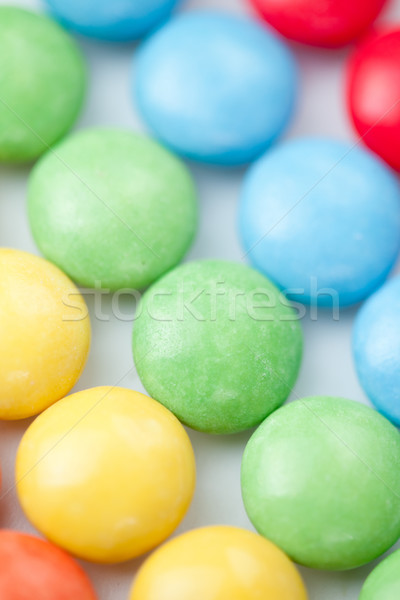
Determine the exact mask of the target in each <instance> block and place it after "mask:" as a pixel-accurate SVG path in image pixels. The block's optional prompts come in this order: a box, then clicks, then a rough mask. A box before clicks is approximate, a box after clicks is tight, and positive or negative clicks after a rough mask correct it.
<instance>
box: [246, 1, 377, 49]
mask: <svg viewBox="0 0 400 600" xmlns="http://www.w3.org/2000/svg"><path fill="white" fill-rule="evenodd" d="M251 2H252V4H253V5H254V6H255V7H256V9H257V10H258V11H259V13H260V14H261V15H262V16H263V17H264V19H265V20H266V21H268V23H270V24H271V25H272V26H273V27H275V29H277V30H278V31H280V33H282V35H284V36H285V37H287V38H289V39H291V40H296V41H297V42H303V43H304V44H311V45H312V46H325V47H327V48H332V47H335V46H343V45H344V44H347V43H348V42H350V41H351V40H353V39H355V38H356V37H358V36H359V35H360V34H361V33H363V32H364V31H365V30H366V29H367V28H368V26H369V25H370V24H371V23H372V22H373V21H374V20H375V18H376V17H377V16H378V14H379V12H380V11H381V9H382V8H383V5H384V4H385V2H386V0H251Z"/></svg>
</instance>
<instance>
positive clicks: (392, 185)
mask: <svg viewBox="0 0 400 600" xmlns="http://www.w3.org/2000/svg"><path fill="white" fill-rule="evenodd" d="M248 4H249V7H250V5H253V9H254V8H255V10H256V13H257V15H258V18H257V16H256V13H255V14H254V15H253V16H250V13H249V16H248V17H245V16H242V17H239V16H234V15H233V14H231V13H228V12H227V13H223V12H221V11H219V12H217V11H215V12H212V11H209V10H207V11H188V12H185V11H182V12H181V11H180V10H179V9H180V6H179V5H180V2H179V1H178V0H135V1H133V0H132V1H127V0H115V1H111V0H71V1H68V2H66V1H65V0H47V1H46V2H45V5H46V6H45V8H46V10H47V12H48V13H49V15H50V16H48V15H46V14H36V13H33V12H29V11H27V10H24V9H22V8H18V7H15V6H14V7H13V6H4V5H2V6H0V48H1V53H0V161H1V162H2V163H5V164H11V163H27V162H32V161H34V160H36V159H38V160H37V162H36V163H35V164H34V165H33V167H32V170H31V172H30V175H29V182H28V192H27V196H28V204H27V210H28V217H29V224H30V228H31V231H32V235H33V237H34V240H35V242H36V244H37V247H38V249H39V250H40V252H41V253H42V254H43V256H44V257H45V258H39V257H38V256H35V255H32V254H29V253H26V252H23V251H21V250H19V249H8V248H0V418H1V419H3V420H14V419H25V418H28V417H33V416H36V415H38V416H36V418H35V420H33V422H32V423H31V424H30V425H29V427H27V430H26V432H25V433H24V435H23V437H22V440H21V442H20V445H19V448H18V453H17V459H16V468H15V483H14V484H15V486H16V489H17V493H18V498H19V501H20V504H21V506H22V509H23V511H24V513H25V514H26V516H27V518H28V519H29V521H30V522H31V523H32V524H33V525H34V527H35V528H36V529H37V530H38V531H39V532H40V533H41V534H43V535H44V536H45V538H47V540H48V541H45V540H41V539H39V538H36V537H34V536H31V535H27V534H25V533H20V532H13V531H9V530H1V531H0V599H1V600H27V599H28V598H29V599H31V598H36V599H37V600H76V599H79V600H96V598H97V596H96V593H95V591H94V589H93V587H92V584H91V583H90V581H89V579H88V577H87V576H86V574H85V573H84V571H83V570H82V568H81V567H80V566H79V565H78V564H77V563H76V562H75V560H74V559H73V558H72V557H70V556H69V554H68V553H71V554H72V555H74V556H75V557H78V558H82V559H86V560H88V561H94V562H99V563H116V562H120V561H126V560H129V559H132V558H135V557H138V556H142V555H143V554H145V553H146V552H148V551H150V550H154V549H155V548H156V547H157V546H159V545H160V544H161V543H162V542H164V541H165V540H166V539H167V538H168V537H169V536H170V535H171V534H172V533H173V532H174V531H175V529H176V528H177V527H178V525H179V524H180V523H181V521H182V519H183V518H184V516H185V514H186V511H187V509H188V507H189V506H190V503H191V500H192V497H193V493H194V488H195V480H196V468H195V457H194V453H193V449H192V445H191V442H190V439H189V437H188V435H187V433H186V431H185V429H184V427H183V425H186V426H188V427H190V428H193V429H195V430H198V431H200V432H204V433H206V434H232V433H236V432H241V431H244V430H247V429H249V428H252V427H257V429H256V430H255V432H254V433H253V435H252V436H251V438H250V440H249V442H248V444H247V446H246V449H245V452H244V456H243V461H242V471H241V488H242V496H243V502H244V506H245V509H246V512H247V514H248V516H249V518H250V520H251V521H252V523H253V525H254V527H255V529H256V530H257V531H258V533H257V534H256V533H253V532H250V531H246V530H244V529H240V528H237V527H230V526H213V527H203V528H200V529H195V530H192V531H189V532H187V533H185V534H183V535H181V536H179V537H176V538H174V539H173V540H172V541H169V542H167V543H166V544H164V545H162V546H161V547H160V548H158V549H156V550H155V551H154V552H153V553H152V554H151V555H150V556H149V557H148V558H147V559H146V560H145V562H144V564H143V566H142V567H141V569H140V570H139V573H138V575H137V577H136V578H135V580H134V582H133V586H132V589H131V593H130V600H228V599H229V600H259V599H261V598H262V599H265V600H267V599H268V600H306V599H307V592H306V589H305V586H304V584H303V582H302V579H301V577H300V575H299V573H298V571H297V569H296V567H295V566H294V564H293V563H292V562H291V561H292V560H293V561H295V562H297V563H299V564H301V565H305V566H307V567H311V568H314V569H325V570H345V569H353V568H356V567H359V566H361V565H364V564H367V563H369V562H370V561H372V560H374V559H376V558H377V557H379V556H381V555H382V554H383V553H385V552H386V551H387V550H388V549H389V548H391V547H392V546H393V544H395V543H396V541H397V540H398V539H399V538H400V435H399V432H398V431H397V429H396V427H395V425H400V277H393V278H391V279H390V280H389V281H388V282H387V283H385V281H386V279H387V277H388V275H389V274H390V272H391V271H392V269H393V267H394V265H395V264H396V261H397V259H398V256H399V254H400V185H399V181H398V174H397V173H396V169H397V170H400V28H391V29H388V28H381V29H379V28H373V29H371V25H372V23H373V21H374V20H375V18H376V17H377V16H378V14H379V12H380V11H381V9H382V8H383V5H384V4H385V0H368V1H365V0H364V1H361V0H351V1H350V0H326V1H325V2H321V1H320V0H296V1H295V0H281V1H280V2H277V1H276V0H251V1H250V2H248ZM67 30H70V31H71V32H77V33H79V34H83V35H85V36H90V37H94V38H98V39H102V40H108V41H113V42H117V41H129V40H134V39H138V38H142V37H144V36H145V40H144V41H142V42H141V43H140V45H139V46H138V49H137V50H136V51H135V52H136V59H137V62H136V68H135V71H134V73H133V75H132V97H133V101H134V103H135V106H136V107H137V109H138V111H139V112H140V114H141V116H142V118H143V121H144V122H145V123H146V125H147V127H148V129H149V130H150V131H151V132H152V135H153V136H154V139H151V138H149V137H145V136H142V135H139V134H136V133H134V132H132V131H129V130H122V129H114V128H109V129H106V128H94V129H88V130H80V131H78V132H76V133H72V134H68V132H69V130H70V129H71V127H72V126H73V124H74V123H75V120H76V118H77V116H78V114H79V112H80V110H81V107H82V105H83V102H84V99H85V93H86V87H87V72H86V66H85V60H84V58H83V56H82V54H81V51H80V50H79V47H78V45H77V43H76V41H74V39H73V37H72V33H68V32H67ZM275 30H276V31H275ZM278 32H279V33H278ZM282 36H285V37H287V38H289V39H291V40H295V41H297V42H302V43H305V44H309V45H312V46H325V47H331V48H332V47H338V46H342V45H344V44H348V43H350V42H353V41H355V40H356V41H357V44H356V45H355V48H354V49H353V50H352V52H351V56H350V59H349V61H348V66H347V82H348V85H347V100H348V110H349V117H350V119H351V120H352V122H353V123H354V127H355V131H356V132H357V133H358V134H359V136H360V137H359V138H357V139H356V141H355V142H354V143H353V144H352V145H351V144H345V143H342V142H338V141H336V140H334V139H325V138H324V139H322V138H311V137H310V138H301V139H291V140H289V141H284V142H279V141H277V140H278V138H279V137H280V136H281V135H282V134H283V133H284V132H285V130H286V129H287V127H288V125H289V123H290V121H291V118H292V116H293V114H294V111H295V108H296V101H297V97H298V93H299V84H300V81H299V79H300V77H299V73H298V69H297V65H296V58H295V53H294V52H293V50H292V49H291V48H290V46H289V45H288V43H287V42H286V41H285V40H284V37H282ZM183 159H191V160H194V161H199V162H202V163H207V164H213V165H219V166H224V167H228V166H231V167H232V166H237V165H242V166H243V165H247V164H248V163H253V161H254V163H253V164H252V165H251V166H250V167H249V168H248V171H247V173H246V175H245V178H244V181H243V185H242V192H241V198H240V206H239V214H238V229H239V235H240V238H241V241H242V245H243V249H244V252H245V256H246V257H247V258H248V259H249V261H250V262H251V264H252V265H253V267H254V268H250V267H248V266H245V265H243V264H240V263H234V262H224V261H220V260H202V261H192V262H187V263H185V264H183V265H180V266H178V265H179V263H180V262H181V261H182V259H183V258H184V256H185V254H186V252H187V251H188V249H189V247H190V246H191V243H192V241H193V239H194V237H195V235H196V231H197V226H198V214H199V207H198V201H197V192H196V189H195V185H194V183H193V180H192V177H191V174H190V170H189V168H188V167H187V166H185V163H184V162H183ZM73 282H75V283H73ZM75 284H77V285H80V286H85V287H88V288H102V289H104V290H105V289H107V290H109V291H121V290H126V289H130V290H136V291H144V290H145V291H144V293H143V294H142V295H141V298H140V302H139V303H138V306H137V315H136V318H135V322H134V327H133V339H132V348H133V358H134V363H135V366H136V369H137V372H138V374H139V376H140V379H141V381H142V383H143V385H144V386H145V389H146V390H147V392H148V393H149V395H150V396H151V397H148V396H146V395H143V394H141V393H139V392H136V391H133V390H131V389H125V388H122V387H118V384H117V385H112V386H107V387H95V388H91V389H87V390H84V391H80V392H78V393H73V394H71V395H68V393H69V392H70V391H71V390H72V388H73V386H74V385H75V383H76V382H77V381H78V379H79V377H80V375H81V373H82V371H83V369H84V366H85V363H86V359H87V357H88V353H89V347H90V338H91V327H90V317H89V312H88V309H87V307H86V304H85V301H84V298H83V296H82V294H81V291H80V290H79V289H78V288H77V287H76V285H75ZM364 300H365V303H364V304H363V305H362V306H361V308H360V310H359V312H358V316H357V319H356V322H355V325H354V338H353V349H354V361H355V366H356V369H357V372H358V375H359V380H360V382H361V385H362V387H363V388H364V390H365V392H366V394H367V396H368V397H369V398H370V400H371V402H372V403H373V405H374V406H375V407H376V409H377V410H374V409H372V408H369V407H366V406H364V405H362V404H359V403H357V402H354V401H352V400H348V399H343V398H336V397H331V396H318V397H309V398H302V399H298V400H296V401H294V402H292V403H290V404H288V405H287V406H285V407H282V404H283V403H284V402H285V401H286V399H287V398H288V397H289V395H290V392H291V391H292V388H293V386H294V384H295V382H296V379H297V377H298V373H299V370H300V366H301V358H302V348H303V334H302V329H301V326H300V322H299V315H300V311H299V306H300V304H299V302H301V303H302V304H305V305H310V306H320V307H332V306H335V307H338V308H343V307H347V306H351V305H355V304H357V303H359V302H361V301H364ZM327 393H329V390H327ZM378 411H379V412H378ZM40 413H41V414H40ZM380 413H381V414H380ZM182 424H183V425H182ZM9 483H10V482H8V483H7V485H9ZM0 509H1V506H0ZM397 598H400V554H399V553H398V552H395V553H393V554H391V555H390V556H389V558H387V559H386V560H384V561H383V562H382V563H381V564H380V565H379V566H378V567H377V568H376V569H375V570H374V571H373V572H372V574H371V575H370V576H369V577H368V579H367V581H366V583H365V585H364V587H363V589H362V592H361V596H360V600H396V599H397Z"/></svg>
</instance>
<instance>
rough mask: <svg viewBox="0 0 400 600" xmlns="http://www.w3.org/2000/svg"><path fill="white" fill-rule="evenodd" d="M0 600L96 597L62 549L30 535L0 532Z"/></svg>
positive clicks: (80, 571)
mask: <svg viewBox="0 0 400 600" xmlns="http://www.w3.org/2000/svg"><path fill="white" fill-rule="evenodd" d="M0 565H1V568H0V598H2V600H32V599H33V598H35V599H36V600H74V599H75V598H76V599H77V600H78V598H79V600H96V598H97V596H96V594H95V592H94V589H93V587H92V585H91V583H90V581H89V579H88V577H87V576H86V574H85V572H84V570H83V569H82V568H81V567H80V566H79V565H78V563H77V562H75V561H74V560H73V559H72V558H71V557H70V556H69V555H68V554H67V553H66V552H64V551H63V550H61V549H60V548H57V546H54V545H53V544H50V543H49V542H46V541H44V540H40V539H39V538H36V537H34V536H32V535H27V534H26V533H20V532H17V531H9V530H4V529H3V530H2V531H0Z"/></svg>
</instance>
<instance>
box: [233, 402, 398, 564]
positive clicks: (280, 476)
mask: <svg viewBox="0 0 400 600" xmlns="http://www.w3.org/2000/svg"><path fill="white" fill-rule="evenodd" d="M242 494H243V500H244V504H245V507H246V511H247V514H248V515H249V517H250V519H251V521H252V522H253V524H254V526H255V527H256V529H257V530H258V531H259V532H260V533H261V534H262V535H264V536H265V537H266V538H268V539H269V540H271V541H272V542H274V543H275V544H277V545H278V546H279V547H280V548H282V550H283V551H284V552H286V553H287V554H288V555H289V556H290V557H291V558H292V559H293V560H295V561H296V562H298V563H300V564H303V565H306V566H307V567H313V568H316V569H332V570H335V569H340V570H341V569H351V568H355V567H358V566H360V565H363V564H365V563H367V562H369V561H371V560H373V559H374V558H376V557H377V556H379V555H380V554H382V553H383V552H385V551H386V550H388V548H390V546H392V545H393V544H394V543H395V542H396V540H397V539H398V538H399V536H400V436H399V433H398V431H397V430H396V429H395V427H393V425H391V424H390V423H389V421H387V420H386V419H385V418H384V417H382V416H381V415H379V414H378V413H377V412H376V411H374V410H372V409H371V408H368V407H366V406H364V405H362V404H358V403H356V402H352V401H350V400H344V399H342V398H330V397H324V396H320V397H314V398H306V399H305V400H298V401H296V402H293V403H292V404H289V405H288V406H286V407H284V408H282V409H280V410H278V411H277V412H276V413H275V414H273V415H272V416H271V417H269V418H268V419H266V420H265V421H264V423H263V424H262V425H261V426H260V427H259V428H258V429H257V431H256V432H255V433H254V435H253V436H252V437H251V439H250V441H249V443H248V445H247V447H246V450H245V453H244V457H243V463H242Z"/></svg>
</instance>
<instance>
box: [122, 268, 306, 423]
mask: <svg viewBox="0 0 400 600" xmlns="http://www.w3.org/2000/svg"><path fill="white" fill-rule="evenodd" d="M301 354H302V333H301V328H300V325H299V322H298V318H297V313H295V311H294V310H293V309H292V308H291V307H290V306H289V304H288V301H287V300H286V298H284V297H283V296H282V295H281V294H280V293H279V292H278V290H277V289H276V288H275V286H274V285H273V284H272V283H271V282H270V281H268V279H265V277H263V276H262V275H260V274H259V273H257V272H256V271H253V270H252V269H249V268H248V267H246V266H244V265H240V264H236V263H229V262H224V261H212V260H208V261H199V262H193V263H187V264H185V265H183V266H181V267H179V268H177V269H175V270H174V271H171V272H170V273H168V274H167V275H166V276H165V277H163V278H162V279H160V280H159V281H158V282H157V283H155V284H154V285H153V286H152V287H151V288H150V289H149V290H148V291H147V292H146V293H145V294H144V296H143V297H142V300H141V303H140V305H139V309H138V317H137V318H136V320H135V324H134V328H133V355H134V359H135V363H136V368H137V370H138V373H139V376H140V378H141V380H142V382H143V385H144V386H145V388H146V389H147V391H148V392H149V393H150V394H151V395H152V396H153V397H154V398H156V400H158V401H159V402H162V404H164V405H165V406H166V407H167V408H169V409H170V410H172V412H173V413H174V414H175V415H176V416H177V417H178V418H179V419H180V420H181V421H183V423H185V424H186V425H189V426H190V427H193V428H194V429H198V430H200V431H205V432H208V433H234V432H237V431H242V430H244V429H247V428H249V427H253V426H254V425H257V424H258V423H260V422H261V421H262V420H263V419H264V418H265V417H266V416H267V415H268V414H269V413H271V412H272V411H273V410H275V409H276V408H277V407H278V406H280V405H281V404H282V403H283V402H284V401H285V400H286V398H287V397H288V395H289V393H290V391H291V389H292V387H293V385H294V383H295V381H296V377H297V374H298V371H299V366H300V361H301Z"/></svg>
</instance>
